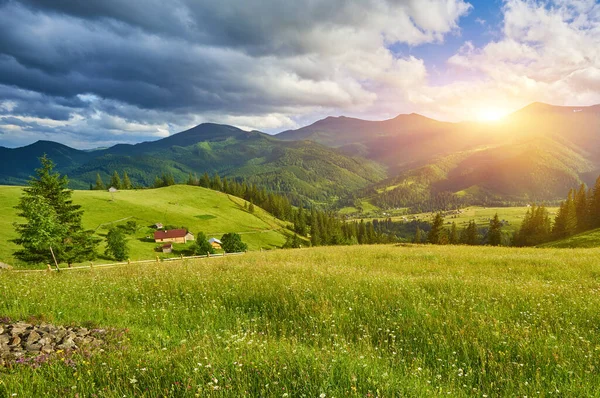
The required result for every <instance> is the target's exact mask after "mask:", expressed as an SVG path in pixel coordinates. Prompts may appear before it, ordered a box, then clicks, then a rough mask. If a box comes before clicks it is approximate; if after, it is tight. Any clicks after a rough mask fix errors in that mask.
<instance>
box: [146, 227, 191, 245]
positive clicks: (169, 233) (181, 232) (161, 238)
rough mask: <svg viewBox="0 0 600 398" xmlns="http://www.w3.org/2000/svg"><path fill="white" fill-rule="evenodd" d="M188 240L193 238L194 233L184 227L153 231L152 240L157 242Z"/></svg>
mask: <svg viewBox="0 0 600 398" xmlns="http://www.w3.org/2000/svg"><path fill="white" fill-rule="evenodd" d="M188 240H194V235H193V234H191V233H190V232H188V231H187V230H186V229H169V230H166V229H165V230H159V231H155V232H154V241H155V242H157V243H159V242H165V243H166V242H169V243H187V241H188Z"/></svg>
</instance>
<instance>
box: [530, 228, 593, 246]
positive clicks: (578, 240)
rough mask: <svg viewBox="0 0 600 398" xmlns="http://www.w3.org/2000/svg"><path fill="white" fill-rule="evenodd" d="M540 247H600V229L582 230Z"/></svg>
mask: <svg viewBox="0 0 600 398" xmlns="http://www.w3.org/2000/svg"><path fill="white" fill-rule="evenodd" d="M540 247H553V248H557V249H566V248H573V249H575V248H594V247H600V229H595V230H593V231H587V232H582V233H580V234H577V235H575V236H571V237H570V238H566V239H561V240H557V241H555V242H549V243H546V244H543V245H541V246H540Z"/></svg>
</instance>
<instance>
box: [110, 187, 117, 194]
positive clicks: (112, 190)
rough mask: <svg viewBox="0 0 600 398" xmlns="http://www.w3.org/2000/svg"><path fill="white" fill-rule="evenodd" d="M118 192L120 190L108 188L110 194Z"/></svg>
mask: <svg viewBox="0 0 600 398" xmlns="http://www.w3.org/2000/svg"><path fill="white" fill-rule="evenodd" d="M117 191H118V189H117V188H115V187H110V188H108V192H110V193H113V192H117Z"/></svg>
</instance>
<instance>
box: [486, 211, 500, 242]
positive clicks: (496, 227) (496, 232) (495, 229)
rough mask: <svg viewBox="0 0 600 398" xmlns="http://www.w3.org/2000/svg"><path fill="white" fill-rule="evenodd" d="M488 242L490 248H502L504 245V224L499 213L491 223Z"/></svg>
mask: <svg viewBox="0 0 600 398" xmlns="http://www.w3.org/2000/svg"><path fill="white" fill-rule="evenodd" d="M487 238H488V239H487V241H488V244H489V245H490V246H500V244H501V243H502V222H500V218H499V217H498V213H496V215H495V216H494V218H493V219H492V221H490V229H489V230H488V236H487Z"/></svg>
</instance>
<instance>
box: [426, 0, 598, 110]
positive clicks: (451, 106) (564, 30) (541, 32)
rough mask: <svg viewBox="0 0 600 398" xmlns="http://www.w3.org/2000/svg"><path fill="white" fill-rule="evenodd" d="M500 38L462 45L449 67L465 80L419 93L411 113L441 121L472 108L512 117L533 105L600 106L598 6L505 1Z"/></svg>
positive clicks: (575, 1)
mask: <svg viewBox="0 0 600 398" xmlns="http://www.w3.org/2000/svg"><path fill="white" fill-rule="evenodd" d="M503 12H504V21H503V27H502V37H501V38H500V39H499V40H497V41H493V42H490V43H488V44H487V45H485V46H483V47H481V48H475V47H474V45H473V44H472V43H471V42H466V43H465V45H464V46H463V47H462V48H461V49H460V51H459V52H458V53H457V54H455V55H454V56H452V57H451V58H450V59H449V60H448V65H449V67H450V68H452V70H454V71H455V73H456V74H457V75H458V76H460V75H459V74H460V73H463V74H464V75H466V76H467V77H466V78H463V79H460V80H459V79H457V80H456V81H454V82H452V83H450V84H447V85H443V86H441V87H431V86H424V87H421V88H420V90H419V91H420V92H421V93H423V92H425V93H427V96H426V98H427V101H416V102H415V106H421V107H422V109H423V110H424V111H425V112H426V113H427V112H428V113H430V114H432V115H437V116H440V117H443V118H445V119H452V120H457V119H459V120H460V119H469V118H472V116H473V114H472V112H470V110H472V109H476V108H477V107H480V106H482V104H483V106H489V107H496V108H500V109H505V110H506V112H508V111H510V110H515V109H517V108H519V107H522V106H524V105H527V104H528V103H531V102H534V101H541V102H548V103H552V104H557V105H561V104H563V105H592V104H597V103H600V4H599V3H597V2H596V1H593V0H592V1H587V0H570V1H569V0H555V1H533V0H507V1H506V2H505V4H504V7H503Z"/></svg>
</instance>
